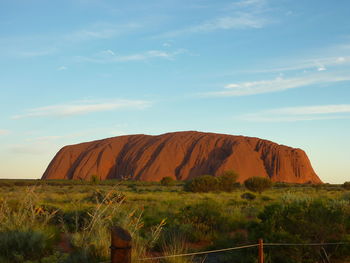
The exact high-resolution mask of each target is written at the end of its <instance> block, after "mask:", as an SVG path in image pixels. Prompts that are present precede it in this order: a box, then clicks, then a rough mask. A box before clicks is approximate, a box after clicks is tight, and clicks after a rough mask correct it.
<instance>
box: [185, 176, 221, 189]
mask: <svg viewBox="0 0 350 263" xmlns="http://www.w3.org/2000/svg"><path fill="white" fill-rule="evenodd" d="M218 186H219V181H218V179H217V178H216V177H214V176H212V175H201V176H198V177H195V178H194V179H192V180H189V181H187V182H186V184H185V185H184V190H185V191H188V192H195V193H196V192H204V193H206V192H210V191H217V190H218Z"/></svg>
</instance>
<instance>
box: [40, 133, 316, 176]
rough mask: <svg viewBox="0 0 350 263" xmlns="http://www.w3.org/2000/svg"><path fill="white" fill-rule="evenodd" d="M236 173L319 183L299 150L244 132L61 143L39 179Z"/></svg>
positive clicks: (122, 137)
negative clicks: (63, 144) (63, 145)
mask: <svg viewBox="0 0 350 263" xmlns="http://www.w3.org/2000/svg"><path fill="white" fill-rule="evenodd" d="M225 170H235V171H237V172H238V173H239V175H240V176H239V181H241V182H242V181H243V180H245V179H246V178H249V177H251V176H257V175H259V176H268V177H270V178H271V179H272V180H273V181H284V182H296V183H305V182H314V183H321V180H320V179H319V178H318V177H317V175H316V173H315V172H314V171H313V169H312V166H311V164H310V161H309V159H308V158H307V156H306V154H305V153H304V152H303V151H302V150H300V149H294V148H291V147H287V146H284V145H278V144H276V143H273V142H270V141H267V140H262V139H259V138H251V137H244V136H233V135H225V134H214V133H201V132H175V133H168V134H163V135H158V136H149V135H142V134H140V135H130V136H120V137H115V138H109V139H105V140H99V141H94V142H89V143H82V144H77V145H71V146H65V147H64V148H62V149H61V150H60V151H59V152H58V153H57V155H56V156H55V157H54V158H53V160H52V161H51V163H50V164H49V166H48V168H47V169H46V171H45V173H44V175H43V177H42V178H43V179H53V178H54V179H59V178H61V179H89V177H90V176H91V175H92V174H96V175H98V176H99V177H100V178H101V179H102V180H104V179H113V178H116V179H123V178H129V179H138V180H149V181H152V180H160V179H161V178H163V177H164V176H171V177H173V178H176V179H178V180H186V179H188V178H193V177H196V176H199V175H203V174H212V175H215V176H217V175H220V174H221V173H222V172H223V171H225Z"/></svg>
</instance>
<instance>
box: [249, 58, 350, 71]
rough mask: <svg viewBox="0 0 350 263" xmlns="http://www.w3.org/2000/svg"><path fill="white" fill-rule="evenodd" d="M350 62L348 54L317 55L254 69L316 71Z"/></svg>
mask: <svg viewBox="0 0 350 263" xmlns="http://www.w3.org/2000/svg"><path fill="white" fill-rule="evenodd" d="M347 64H350V57H349V56H338V57H323V58H322V57H318V58H308V59H302V60H298V61H290V62H289V65H288V66H282V67H275V68H271V69H263V70H256V71H255V72H262V73H264V72H265V73H266V72H282V71H294V70H311V69H316V70H317V71H324V70H327V68H328V67H334V66H344V65H347Z"/></svg>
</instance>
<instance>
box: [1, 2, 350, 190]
mask: <svg viewBox="0 0 350 263" xmlns="http://www.w3.org/2000/svg"><path fill="white" fill-rule="evenodd" d="M349 10H350V2H349V1H346V0H337V1H329V0H317V1H316V0H315V1H314V0H309V1H293V0H236V1H223V0H218V1H205V0H186V1H184V0H148V1H135V0H131V1H107V0H69V1H68V0H67V1H64V0H62V1H48V0H26V1H24V0H1V1H0V67H1V71H0V107H1V108H0V118H1V122H0V145H1V147H0V160H1V165H0V178H40V177H41V175H42V173H43V172H44V170H45V168H46V166H47V165H48V163H49V161H50V160H51V159H52V158H53V156H54V154H55V153H56V152H57V151H58V150H59V149H60V148H61V147H62V146H64V145H67V144H74V143H79V142H83V141H88V140H94V139H102V138H106V137H112V136H117V135H122V134H135V133H144V134H161V133H165V132H172V131H181V130H198V131H207V132H218V133H227V134H235V135H247V136H254V137H260V138H264V139H268V140H272V141H275V142H277V143H280V144H285V145H288V146H292V147H298V148H302V149H303V150H305V151H306V153H307V154H308V156H309V158H310V160H311V162H312V164H313V167H314V169H315V170H316V172H317V173H318V175H319V176H320V177H321V179H322V180H323V181H325V182H330V183H342V182H344V181H350V165H349V156H350V153H349V152H350V20H349V17H348V16H349Z"/></svg>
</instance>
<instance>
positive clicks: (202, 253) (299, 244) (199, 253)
mask: <svg viewBox="0 0 350 263" xmlns="http://www.w3.org/2000/svg"><path fill="white" fill-rule="evenodd" d="M349 244H350V243H346V242H336V243H308V244H302V243H263V246H264V247H266V246H330V245H349ZM258 246H259V244H252V245H246V246H240V247H231V248H223V249H216V250H208V251H201V252H193V253H185V254H177V255H167V256H160V257H149V258H140V259H136V260H138V261H143V260H154V259H163V258H174V257H185V256H195V255H204V254H212V253H217V252H224V251H230V250H238V249H243V248H251V247H258ZM109 262H110V261H104V262H100V263H109Z"/></svg>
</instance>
